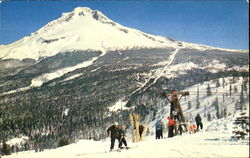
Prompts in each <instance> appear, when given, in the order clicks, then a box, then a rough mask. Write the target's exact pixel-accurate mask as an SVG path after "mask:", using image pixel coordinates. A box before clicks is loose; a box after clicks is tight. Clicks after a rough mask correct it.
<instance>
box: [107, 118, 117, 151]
mask: <svg viewBox="0 0 250 158" xmlns="http://www.w3.org/2000/svg"><path fill="white" fill-rule="evenodd" d="M118 126H119V124H118V123H117V122H115V123H114V124H113V125H112V126H110V127H109V128H108V129H107V133H108V136H110V138H111V146H110V151H112V150H113V149H114V145H115V139H117V140H118V142H120V141H119V133H118V132H119V127H118ZM118 147H119V146H118Z"/></svg>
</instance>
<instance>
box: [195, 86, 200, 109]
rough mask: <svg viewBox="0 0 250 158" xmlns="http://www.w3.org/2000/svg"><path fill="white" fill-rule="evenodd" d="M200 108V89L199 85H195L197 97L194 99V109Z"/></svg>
mask: <svg viewBox="0 0 250 158" xmlns="http://www.w3.org/2000/svg"><path fill="white" fill-rule="evenodd" d="M199 108H200V91H199V86H198V87H197V99H196V107H195V109H199Z"/></svg>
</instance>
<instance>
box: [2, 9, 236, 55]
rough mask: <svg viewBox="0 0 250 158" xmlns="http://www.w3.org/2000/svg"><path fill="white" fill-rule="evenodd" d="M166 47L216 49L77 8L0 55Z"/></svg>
mask: <svg viewBox="0 0 250 158" xmlns="http://www.w3.org/2000/svg"><path fill="white" fill-rule="evenodd" d="M166 47H171V48H178V47H183V48H188V49H199V50H207V49H219V48H214V47H209V46H205V45H199V44H192V43H187V42H181V41H175V40H172V39H168V38H166V37H161V36H154V35H150V34H147V33H144V32H141V31H139V30H136V29H131V28H128V27H125V26H122V25H120V24H118V23H116V22H114V21H112V20H110V19H109V18H108V17H106V16H105V15H104V14H103V13H101V12H100V11H97V10H92V9H90V8H86V7H77V8H75V9H74V10H73V11H72V12H69V13H63V14H62V16H61V17H60V18H58V19H56V20H53V21H51V22H50V23H48V24H47V25H45V26H44V27H42V28H41V29H39V30H38V31H36V32H34V33H32V34H31V35H29V36H26V37H24V38H22V39H20V40H18V41H16V42H14V43H11V44H9V45H0V58H2V59H10V58H14V59H24V58H32V59H35V60H38V59H39V58H44V57H49V56H54V55H56V54H58V53H60V52H72V51H74V50H100V49H101V48H105V49H106V50H107V51H108V50H125V49H131V48H137V49H138V48H166ZM223 50H224V49H223ZM227 51H232V50H227ZM238 51H239V50H238Z"/></svg>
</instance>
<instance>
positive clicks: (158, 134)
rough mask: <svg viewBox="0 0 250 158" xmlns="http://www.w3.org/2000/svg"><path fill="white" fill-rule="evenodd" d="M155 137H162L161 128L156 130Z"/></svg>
mask: <svg viewBox="0 0 250 158" xmlns="http://www.w3.org/2000/svg"><path fill="white" fill-rule="evenodd" d="M155 136H156V137H155V139H162V138H163V135H162V130H156V135H155Z"/></svg>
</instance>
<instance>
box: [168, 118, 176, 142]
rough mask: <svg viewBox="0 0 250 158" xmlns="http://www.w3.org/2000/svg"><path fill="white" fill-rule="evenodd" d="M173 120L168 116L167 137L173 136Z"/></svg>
mask: <svg viewBox="0 0 250 158" xmlns="http://www.w3.org/2000/svg"><path fill="white" fill-rule="evenodd" d="M174 126H175V121H174V119H173V117H172V116H168V137H169V138H170V137H173V136H174Z"/></svg>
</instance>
